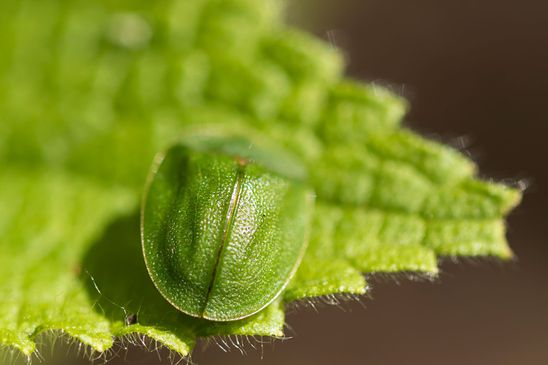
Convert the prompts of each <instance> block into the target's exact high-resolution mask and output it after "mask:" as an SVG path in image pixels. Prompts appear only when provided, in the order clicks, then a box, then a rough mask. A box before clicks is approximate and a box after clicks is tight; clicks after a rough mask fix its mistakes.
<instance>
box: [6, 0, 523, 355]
mask: <svg viewBox="0 0 548 365" xmlns="http://www.w3.org/2000/svg"><path fill="white" fill-rule="evenodd" d="M279 3H280V2H278V1H274V0H265V1H264V2H258V1H254V0H228V1H227V0H169V1H162V2H150V1H144V0H143V1H126V0H116V1H95V2H89V1H85V0H76V1H70V2H68V1H60V0H44V1H40V2H36V1H29V0H16V1H4V2H0V34H2V37H0V53H1V54H2V57H0V164H2V166H3V169H2V174H1V175H0V344H2V345H4V346H8V347H15V348H17V349H19V350H20V351H22V352H23V353H24V354H26V355H31V354H32V353H33V352H34V351H35V348H36V339H37V337H38V336H39V335H40V334H41V333H42V332H45V331H50V330H60V331H63V332H64V333H67V334H68V335H70V336H71V337H74V338H76V339H78V340H79V341H81V342H82V343H84V344H86V345H89V346H91V347H92V348H93V349H95V350H97V351H101V352H102V351H106V350H107V349H109V348H110V347H111V346H112V343H113V341H114V340H115V339H116V338H118V337H122V336H132V335H134V334H138V335H146V336H149V337H150V338H152V339H154V340H156V341H158V342H160V343H161V344H163V345H165V346H167V347H168V348H170V349H171V350H173V351H176V352H178V353H180V354H182V355H186V354H188V353H189V351H191V349H192V348H193V346H194V345H195V343H196V341H197V339H198V338H200V337H207V336H218V335H262V336H277V337H280V336H283V325H284V320H285V318H284V305H285V304H286V303H288V302H291V301H294V300H303V299H304V300H307V298H310V297H317V296H324V295H327V296H330V295H347V294H348V295H359V294H363V293H365V292H366V291H367V290H368V287H367V285H366V282H365V279H364V276H363V273H370V272H400V271H413V272H421V273H424V274H425V275H436V273H437V270H438V268H437V259H438V257H439V256H486V255H489V256H494V257H498V258H502V259H508V258H511V257H512V253H511V250H510V248H509V247H508V245H507V243H506V240H505V232H504V231H505V225H504V221H503V219H504V217H505V215H506V214H507V213H508V212H509V211H510V210H511V209H512V208H513V207H514V206H515V205H516V204H517V203H518V201H519V199H520V193H519V192H518V191H516V190H514V189H510V188H507V187H504V186H501V185H498V184H494V183H491V182H486V181H481V180H477V179H476V178H475V174H476V168H475V166H474V164H473V163H472V162H470V161H469V160H467V159H466V158H465V157H463V156H462V155H461V154H459V153H458V152H456V151H454V150H452V149H450V148H447V147H444V146H442V145H440V144H438V143H435V142H431V141H427V140H425V139H423V138H421V137H419V136H417V135H415V134H414V133H412V132H410V131H408V130H405V129H404V128H402V127H401V126H400V124H401V120H402V118H403V116H404V114H405V112H406V110H407V103H406V101H405V100H403V99H402V98H400V97H398V96H396V95H394V94H393V93H391V92H390V91H388V90H386V89H384V88H381V87H378V86H375V85H365V84H362V83H358V82H355V81H352V80H346V79H344V78H342V76H341V74H342V72H343V68H344V67H343V66H344V62H343V57H342V56H341V53H340V52H339V51H337V50H335V49H333V48H332V47H330V46H328V45H326V44H325V43H323V42H322V41H320V40H317V39H315V38H314V37H312V36H310V35H307V34H303V33H301V32H299V31H296V30H294V29H290V28H288V27H286V26H284V25H283V24H282V23H281V18H282V12H281V9H280V6H279ZM394 81H396V82H397V80H394ZM210 134H211V135H218V136H241V137H245V138H246V139H249V140H251V141H254V143H255V144H256V145H258V146H263V145H264V146H266V145H268V146H271V145H273V146H278V147H280V148H282V149H285V150H287V151H288V152H290V154H293V155H295V156H297V157H298V159H299V160H300V161H295V165H300V164H303V165H304V166H306V168H307V170H308V179H307V183H308V184H309V185H310V187H311V188H313V189H314V190H315V192H316V194H317V207H316V209H315V212H314V217H313V222H312V224H311V227H310V232H311V238H310V243H309V247H308V250H307V252H306V254H305V256H304V258H303V261H302V263H301V266H300V267H299V269H298V271H297V273H296V275H295V277H294V278H293V280H292V281H291V282H290V283H289V286H288V287H287V290H286V291H285V292H284V293H283V296H281V297H280V298H279V299H278V300H277V301H276V302H274V303H272V304H271V305H270V306H268V307H267V308H266V309H264V310H263V311H261V312H259V313H257V314H256V315H253V316H251V317H248V318H246V319H243V320H239V321H234V322H227V323H214V322H210V321H207V320H203V319H196V318H191V317H188V316H186V315H184V314H182V313H181V312H179V311H178V310H176V309H175V308H174V307H173V306H171V305H170V304H169V303H168V302H167V301H166V300H164V299H163V297H162V296H161V295H160V294H159V292H158V291H157V290H156V289H155V287H154V285H153V283H152V281H151V280H150V278H149V276H148V274H147V271H146V268H145V265H144V262H143V257H142V254H141V248H140V235H139V221H138V210H139V201H140V198H141V193H142V191H143V187H144V183H145V179H146V175H147V171H148V169H149V167H150V165H151V164H152V160H153V156H154V155H155V154H156V153H157V152H159V151H161V150H164V149H166V148H167V147H168V146H170V145H172V144H173V143H175V142H178V141H180V140H181V139H185V138H186V139H187V140H193V139H194V138H197V137H199V136H203V135H210ZM274 160H276V159H275V158H274V159H272V161H273V164H272V165H273V166H274V165H276V164H275V163H274V162H275V161H274ZM277 165H281V164H280V162H277ZM277 165H276V166H277ZM132 314H137V321H136V323H135V324H132V323H127V324H126V318H127V316H129V315H132Z"/></svg>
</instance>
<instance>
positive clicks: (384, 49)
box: [46, 0, 548, 365]
mask: <svg viewBox="0 0 548 365" xmlns="http://www.w3.org/2000/svg"><path fill="white" fill-rule="evenodd" d="M297 2H299V1H297V0H293V3H294V4H293V5H292V10H291V22H293V23H296V24H298V25H299V26H300V27H302V28H305V29H308V30H310V31H312V32H314V33H316V34H318V35H319V36H320V37H323V38H325V39H329V40H330V41H332V42H333V43H334V44H336V45H337V46H339V47H341V48H342V49H343V50H344V51H345V52H346V53H347V56H348V60H349V69H348V74H349V75H350V76H352V77H355V78H358V79H363V80H369V81H370V80H372V81H376V82H379V83H381V84H384V85H392V87H393V89H394V90H395V91H396V92H398V93H401V94H403V95H405V96H406V97H407V98H408V99H409V100H410V101H411V106H412V109H411V112H410V114H409V115H408V117H407V126H409V127H411V128H413V129H415V130H417V131H419V132H421V133H422V134H424V135H426V136H429V137H432V138H434V139H437V140H440V141H443V142H444V143H449V144H452V145H454V146H455V147H457V148H461V149H462V148H463V147H464V146H465V147H464V151H465V153H468V154H469V155H470V156H471V158H473V159H474V160H475V161H476V162H477V163H478V164H479V166H480V170H481V173H482V174H483V176H486V177H493V178H495V179H497V180H499V181H500V180H504V179H509V180H504V181H507V182H509V183H516V182H517V181H518V180H520V179H526V180H527V181H528V182H529V188H528V189H527V191H526V193H525V198H524V202H523V204H522V205H521V206H520V207H519V208H518V209H517V210H516V211H515V212H514V213H513V214H512V215H511V217H510V218H509V233H508V236H509V240H510V243H511V246H512V248H513V250H514V251H515V253H516V255H517V257H518V260H517V261H516V262H514V263H509V264H501V263H497V262H490V261H474V262H470V261H465V262H461V263H459V264H454V263H450V262H442V271H443V273H442V275H441V276H440V279H439V280H438V281H437V282H435V283H429V282H413V281H409V280H407V279H405V278H399V284H398V283H396V282H395V280H393V279H390V278H375V277H373V278H370V279H369V280H370V283H371V284H372V285H373V287H374V288H373V291H372V295H371V296H372V298H363V299H362V303H361V304H360V303H346V304H343V305H341V307H340V308H337V307H328V306H324V307H322V308H320V309H319V313H316V312H315V311H314V310H312V309H311V308H301V309H299V310H298V311H293V313H292V314H290V315H289V317H288V323H289V325H290V326H291V329H289V330H288V331H287V332H288V335H289V336H292V339H290V340H287V341H283V342H281V341H276V342H275V343H274V344H265V345H264V350H263V351H261V350H260V346H259V348H258V349H257V350H254V349H253V348H252V347H251V346H246V349H247V352H248V354H247V355H246V356H242V355H241V354H240V352H239V351H238V350H237V349H235V348H234V349H232V350H231V352H230V353H228V354H225V353H224V352H223V351H222V350H221V349H220V348H218V347H217V346H215V345H212V346H209V347H208V348H207V350H206V351H202V350H203V346H201V347H200V348H198V349H197V350H196V351H195V353H194V354H193V358H192V360H193V362H195V363H198V364H199V365H208V364H261V365H269V364H345V365H352V364H366V365H376V364H383V365H400V364H421V365H428V364H446V365H453V364H455V365H456V364H468V365H474V364H481V365H495V364H496V365H500V364H512V365H514V364H515V365H518V364H520V365H521V364H526V365H529V364H532V365H536V364H540V365H542V364H548V290H547V289H548V285H547V280H548V219H547V218H548V214H547V212H548V173H547V169H546V167H545V166H546V161H547V160H548V2H547V1H546V0H537V1H535V0H524V1H511V0H482V1H478V0H475V1H474V0H464V1H462V0H461V1H435V0H415V1H409V0H343V1H333V0H331V1H322V2H319V1H318V0H316V1H310V0H309V1H304V2H303V1H302V0H301V1H300V2H299V4H297ZM364 306H365V307H366V308H364ZM341 309H342V310H341ZM261 353H263V359H262V360H260V359H261ZM63 355H64V354H63ZM121 356H122V357H121V358H120V359H115V360H113V361H112V362H111V364H113V365H114V364H155V363H160V364H171V363H172V361H171V360H169V359H167V358H166V356H167V354H166V353H163V352H162V353H161V356H162V360H161V361H158V359H157V355H156V353H148V352H146V351H142V350H138V349H131V350H130V351H129V353H128V354H127V355H125V354H124V353H122V354H121ZM125 356H127V357H126V360H125V361H123V359H124V357H125ZM46 357H47V356H46ZM63 357H64V356H63ZM66 361H67V363H70V364H74V363H75V361H76V360H74V359H67V360H66Z"/></svg>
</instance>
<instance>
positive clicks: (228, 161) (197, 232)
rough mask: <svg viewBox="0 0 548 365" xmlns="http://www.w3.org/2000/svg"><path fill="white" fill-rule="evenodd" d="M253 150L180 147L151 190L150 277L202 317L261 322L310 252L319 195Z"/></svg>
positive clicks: (167, 156) (155, 174)
mask: <svg viewBox="0 0 548 365" xmlns="http://www.w3.org/2000/svg"><path fill="white" fill-rule="evenodd" d="M220 146H221V147H220ZM245 146H246V143H245V141H243V140H241V139H233V140H230V141H226V140H224V141H221V143H219V141H218V140H211V141H207V142H206V143H202V142H200V143H187V144H183V143H180V144H177V145H175V146H173V147H171V148H169V149H168V150H167V151H166V152H165V153H164V154H163V155H162V156H160V157H159V158H158V159H157V161H156V162H155V164H154V166H153V169H152V171H151V175H150V178H149V182H148V184H147V190H146V192H145V197H144V199H143V205H142V213H141V236H142V237H141V238H142V249H143V255H144V259H145V264H146V267H147V269H148V272H149V275H150V277H151V279H152V281H153V283H154V285H155V286H156V288H157V289H158V291H159V292H160V293H161V294H162V295H163V296H164V298H165V299H166V300H167V301H168V302H169V303H171V304H172V305H173V306H174V307H175V308H177V309H178V310H180V311H181V312H183V313H186V314H188V315H191V316H194V317H200V318H205V319H208V320H214V321H232V320H237V319H241V318H245V317H248V316H250V315H252V314H254V313H257V312H259V311H260V310H261V309H263V308H264V307H266V306H267V305H268V304H270V303H271V302H272V301H274V300H275V299H276V298H277V297H278V296H279V295H280V293H281V292H282V291H283V289H284V288H285V286H286V285H287V283H288V282H289V281H290V279H291V278H292V276H293V274H294V273H295V271H296V269H297V268H298V266H299V263H300V261H301V258H302V256H303V254H304V252H305V249H306V244H307V229H308V226H309V219H310V217H311V214H312V205H313V195H312V194H311V192H310V191H309V190H308V189H307V188H306V186H305V185H304V184H303V183H301V182H299V181H297V180H296V179H294V178H293V177H291V176H287V175H285V174H284V173H282V172H281V171H280V169H279V168H277V167H276V166H280V164H278V165H276V164H272V163H271V161H269V159H271V160H272V161H274V159H275V158H273V157H269V158H263V156H269V155H268V154H264V153H260V152H257V151H254V150H253V149H249V148H245ZM255 156H260V157H259V158H256V157H255ZM278 162H279V161H278ZM282 165H283V164H282Z"/></svg>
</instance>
